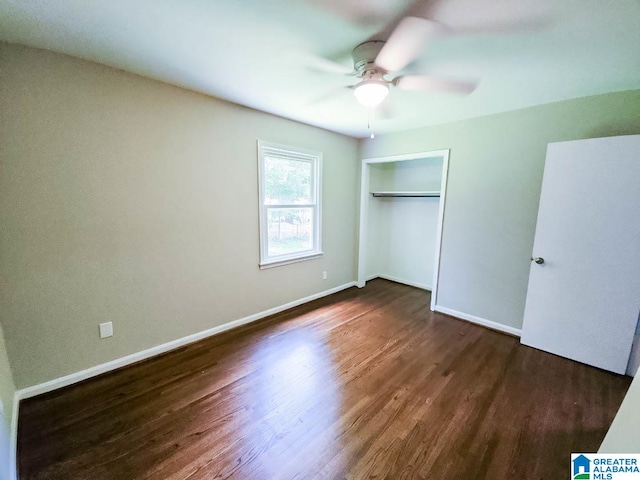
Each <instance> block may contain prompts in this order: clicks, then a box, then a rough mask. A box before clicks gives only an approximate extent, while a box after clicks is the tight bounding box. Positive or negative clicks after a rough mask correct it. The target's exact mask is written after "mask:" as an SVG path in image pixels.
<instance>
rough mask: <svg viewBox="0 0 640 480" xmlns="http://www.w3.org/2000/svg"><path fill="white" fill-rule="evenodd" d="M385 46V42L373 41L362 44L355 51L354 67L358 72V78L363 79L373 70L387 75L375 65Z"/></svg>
mask: <svg viewBox="0 0 640 480" xmlns="http://www.w3.org/2000/svg"><path fill="white" fill-rule="evenodd" d="M384 44H385V42H384V41H382V40H371V41H368V42H364V43H361V44H360V45H358V46H357V47H356V48H354V49H353V54H352V55H353V67H354V68H355V70H356V72H358V76H360V77H363V76H364V75H365V73H367V72H368V71H371V70H375V71H376V72H380V73H382V74H384V73H386V72H385V71H384V70H382V69H381V68H380V67H378V66H377V65H376V64H375V61H376V57H377V56H378V53H380V50H382V47H383V46H384Z"/></svg>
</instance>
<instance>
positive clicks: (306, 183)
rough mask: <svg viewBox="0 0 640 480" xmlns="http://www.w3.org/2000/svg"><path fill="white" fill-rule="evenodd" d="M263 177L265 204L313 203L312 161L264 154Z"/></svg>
mask: <svg viewBox="0 0 640 480" xmlns="http://www.w3.org/2000/svg"><path fill="white" fill-rule="evenodd" d="M264 177H265V178H264V187H265V192H264V203H265V205H277V204H280V205H283V204H284V205H296V204H301V205H304V204H310V203H314V199H313V197H314V192H313V190H312V183H313V182H312V179H313V163H312V162H307V161H304V160H290V159H283V158H278V157H269V156H266V157H265V159H264Z"/></svg>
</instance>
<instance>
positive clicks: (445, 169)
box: [357, 149, 449, 310]
mask: <svg viewBox="0 0 640 480" xmlns="http://www.w3.org/2000/svg"><path fill="white" fill-rule="evenodd" d="M427 158H442V178H441V180H440V205H439V206H438V228H437V233H436V251H435V256H436V257H435V262H434V265H433V288H432V290H431V307H430V308H431V310H435V307H436V303H437V297H438V279H439V278H440V255H441V252H442V224H443V221H444V205H445V202H446V193H447V177H448V174H449V150H448V149H447V150H428V151H424V152H415V153H407V154H404V155H391V156H387V157H375V158H365V159H363V160H362V168H361V171H360V227H359V235H358V284H357V285H358V288H362V287H364V286H365V284H366V282H367V278H366V275H367V273H366V271H367V265H366V263H367V233H368V228H367V220H368V217H369V201H370V193H369V176H370V172H371V165H372V164H374V163H391V162H403V161H406V160H421V159H427Z"/></svg>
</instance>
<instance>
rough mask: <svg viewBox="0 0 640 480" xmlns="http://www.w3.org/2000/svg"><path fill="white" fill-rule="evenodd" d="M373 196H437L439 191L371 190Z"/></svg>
mask: <svg viewBox="0 0 640 480" xmlns="http://www.w3.org/2000/svg"><path fill="white" fill-rule="evenodd" d="M371 195H373V196H374V197H439V196H440V192H371Z"/></svg>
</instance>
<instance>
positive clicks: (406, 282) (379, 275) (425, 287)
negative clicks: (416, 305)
mask: <svg viewBox="0 0 640 480" xmlns="http://www.w3.org/2000/svg"><path fill="white" fill-rule="evenodd" d="M374 278H384V279H385V280H390V281H392V282H396V283H402V284H404V285H409V286H410V287H416V288H421V289H422V290H428V291H431V290H432V288H431V286H430V285H427V284H425V283H418V282H413V281H411V280H405V279H403V278H399V277H393V276H391V275H385V274H383V273H377V274H375V275H370V276H368V277H367V282H368V281H369V280H373V279H374Z"/></svg>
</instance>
